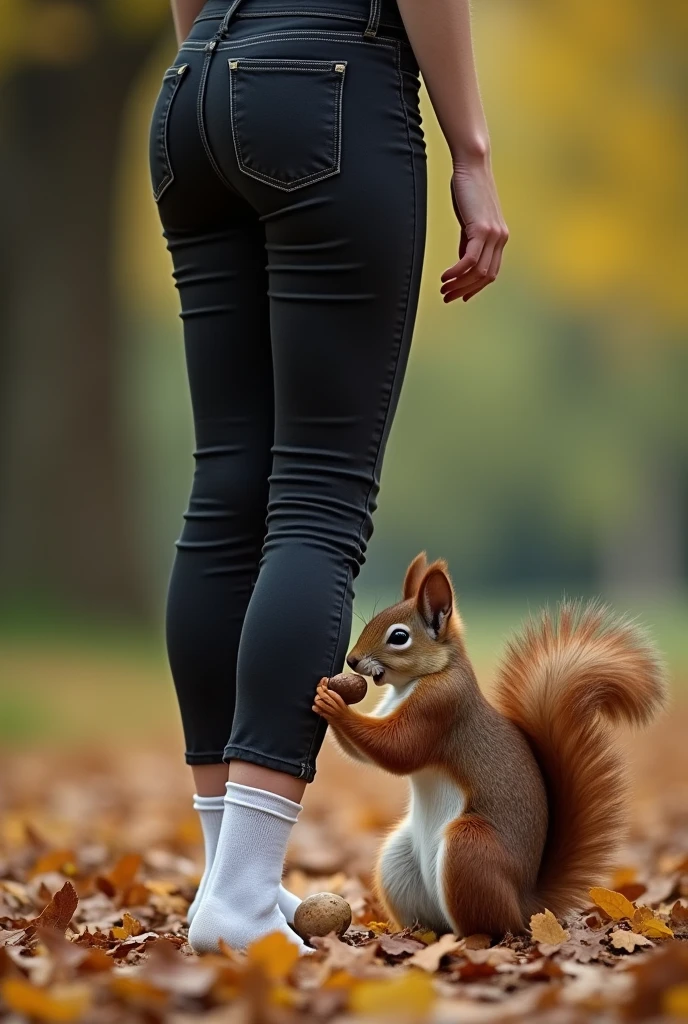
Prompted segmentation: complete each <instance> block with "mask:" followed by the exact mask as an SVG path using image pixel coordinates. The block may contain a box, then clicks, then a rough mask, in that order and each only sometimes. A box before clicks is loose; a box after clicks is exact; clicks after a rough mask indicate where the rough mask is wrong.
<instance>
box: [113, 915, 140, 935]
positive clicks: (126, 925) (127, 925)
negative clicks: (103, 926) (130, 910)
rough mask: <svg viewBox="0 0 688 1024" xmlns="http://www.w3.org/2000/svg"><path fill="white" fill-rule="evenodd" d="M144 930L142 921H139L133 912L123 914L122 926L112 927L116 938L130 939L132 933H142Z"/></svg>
mask: <svg viewBox="0 0 688 1024" xmlns="http://www.w3.org/2000/svg"><path fill="white" fill-rule="evenodd" d="M142 932H143V926H142V925H141V922H140V921H137V920H136V918H135V917H132V915H131V914H126V913H125V914H124V915H123V916H122V925H121V927H115V928H113V929H112V934H113V935H114V936H115V938H116V939H128V938H131V936H132V935H141V933H142Z"/></svg>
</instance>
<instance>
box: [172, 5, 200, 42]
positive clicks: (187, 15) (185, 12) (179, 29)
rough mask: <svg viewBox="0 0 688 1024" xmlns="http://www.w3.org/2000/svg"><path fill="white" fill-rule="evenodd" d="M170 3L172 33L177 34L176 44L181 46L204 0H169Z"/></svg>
mask: <svg viewBox="0 0 688 1024" xmlns="http://www.w3.org/2000/svg"><path fill="white" fill-rule="evenodd" d="M171 3H172V17H173V18H174V31H175V32H176V34H177V43H178V45H179V46H181V45H182V43H183V42H184V40H185V39H186V37H187V36H188V34H189V32H190V31H191V26H192V25H193V23H194V21H195V19H196V17H197V15H198V14H200V11H201V7H202V6H203V4H204V3H205V0H171Z"/></svg>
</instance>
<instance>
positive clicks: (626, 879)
mask: <svg viewBox="0 0 688 1024" xmlns="http://www.w3.org/2000/svg"><path fill="white" fill-rule="evenodd" d="M637 881H638V872H637V871H636V869H635V868H617V869H616V871H615V872H614V874H613V876H612V885H613V886H614V889H623V887H624V885H633V884H634V883H635V882H637Z"/></svg>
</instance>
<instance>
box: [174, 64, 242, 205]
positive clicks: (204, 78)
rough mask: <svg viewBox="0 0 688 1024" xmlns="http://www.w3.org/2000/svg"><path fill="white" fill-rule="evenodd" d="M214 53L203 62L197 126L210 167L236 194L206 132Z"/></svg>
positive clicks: (197, 108)
mask: <svg viewBox="0 0 688 1024" xmlns="http://www.w3.org/2000/svg"><path fill="white" fill-rule="evenodd" d="M206 45H207V44H206ZM205 48H206V46H205V45H204V46H203V49H205ZM182 49H183V47H182ZM214 52H215V48H213V49H212V50H208V52H207V53H206V57H205V60H204V61H203V68H202V69H201V80H200V82H199V84H198V100H197V103H196V121H197V124H198V134H199V136H200V139H201V145H202V146H203V149H204V150H205V155H206V156H207V157H208V161H209V162H210V166H211V167H212V169H213V170H214V171H215V174H216V175H217V176H218V178H219V179H220V181H221V182H222V184H223V185H224V186H225V187H226V188H228V189H230V191H231V192H234V193H236V191H237V190H236V189H235V188H234V186H233V185H232V184H231V182H230V181H228V179H227V178H226V177H225V175H224V174H223V173H222V170H221V168H220V167H219V165H218V163H217V161H216V160H215V157H214V156H213V154H212V151H211V149H210V142H209V141H208V136H207V134H206V130H205V122H204V120H203V105H204V102H205V90H206V85H207V82H208V72H209V70H210V62H211V60H212V59H213V53H214Z"/></svg>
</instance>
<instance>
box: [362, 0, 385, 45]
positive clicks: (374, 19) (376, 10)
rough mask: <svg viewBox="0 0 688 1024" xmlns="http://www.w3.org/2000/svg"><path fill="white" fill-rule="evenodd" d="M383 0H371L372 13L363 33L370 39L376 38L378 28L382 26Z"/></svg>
mask: <svg viewBox="0 0 688 1024" xmlns="http://www.w3.org/2000/svg"><path fill="white" fill-rule="evenodd" d="M381 2H382V0H370V14H369V16H368V24H367V25H366V28H365V32H364V33H363V35H364V36H366V37H367V38H369V39H374V38H375V36H376V35H377V30H378V28H379V27H380V6H381Z"/></svg>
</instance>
